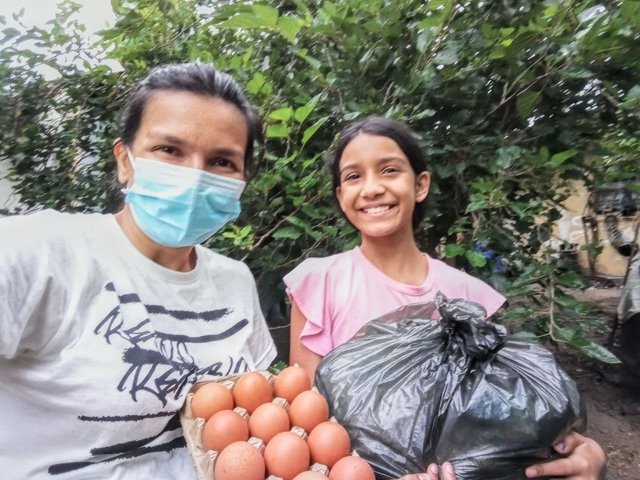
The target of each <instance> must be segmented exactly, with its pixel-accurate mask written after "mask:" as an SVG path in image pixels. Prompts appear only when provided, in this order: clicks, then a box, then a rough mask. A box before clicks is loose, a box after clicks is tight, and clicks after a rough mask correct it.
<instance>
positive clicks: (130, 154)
mask: <svg viewBox="0 0 640 480" xmlns="http://www.w3.org/2000/svg"><path fill="white" fill-rule="evenodd" d="M124 151H125V152H126V153H127V158H128V159H129V163H130V164H131V168H132V169H133V172H134V178H135V171H136V166H135V160H134V158H135V157H134V156H133V152H132V151H131V149H130V148H129V146H128V145H125V146H124ZM129 190H130V189H129V186H128V185H127V186H124V187H122V188H121V189H120V191H121V192H122V193H123V194H124V195H126V194H127V193H129Z"/></svg>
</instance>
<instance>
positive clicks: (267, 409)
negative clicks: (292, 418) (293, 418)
mask: <svg viewBox="0 0 640 480" xmlns="http://www.w3.org/2000/svg"><path fill="white" fill-rule="evenodd" d="M289 427H290V425H289V414H288V413H287V411H286V410H285V409H284V408H283V407H281V406H280V405H276V404H275V403H263V404H262V405H260V406H259V407H258V408H256V409H255V410H254V411H253V413H252V414H251V417H249V433H251V436H252V437H258V438H259V439H260V440H262V441H263V442H264V443H265V444H267V443H269V440H271V439H272V438H273V437H274V436H275V435H276V434H277V433H280V432H286V431H287V430H289Z"/></svg>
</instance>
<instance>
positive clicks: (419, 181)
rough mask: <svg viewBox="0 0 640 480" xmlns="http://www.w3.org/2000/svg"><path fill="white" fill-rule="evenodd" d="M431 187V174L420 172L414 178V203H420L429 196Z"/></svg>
mask: <svg viewBox="0 0 640 480" xmlns="http://www.w3.org/2000/svg"><path fill="white" fill-rule="evenodd" d="M430 186H431V174H430V173H429V172H420V175H418V176H417V177H416V203H420V202H422V201H423V200H424V199H425V198H427V195H428V194H429V187H430Z"/></svg>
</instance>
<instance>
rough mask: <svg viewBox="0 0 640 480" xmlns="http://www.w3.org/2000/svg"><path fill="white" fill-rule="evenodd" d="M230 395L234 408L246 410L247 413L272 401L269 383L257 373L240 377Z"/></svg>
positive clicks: (271, 388)
mask: <svg viewBox="0 0 640 480" xmlns="http://www.w3.org/2000/svg"><path fill="white" fill-rule="evenodd" d="M232 393H233V400H234V401H235V403H236V406H237V407H242V408H246V409H247V411H248V412H249V413H253V411H254V410H255V409H256V408H258V406H259V405H262V404H263V403H268V402H270V401H271V400H273V387H272V386H271V383H269V380H267V379H266V378H265V377H264V376H263V375H262V374H260V373H258V372H249V373H245V374H244V375H242V376H241V377H240V378H239V379H238V381H237V382H236V384H235V385H234V387H233V392H232Z"/></svg>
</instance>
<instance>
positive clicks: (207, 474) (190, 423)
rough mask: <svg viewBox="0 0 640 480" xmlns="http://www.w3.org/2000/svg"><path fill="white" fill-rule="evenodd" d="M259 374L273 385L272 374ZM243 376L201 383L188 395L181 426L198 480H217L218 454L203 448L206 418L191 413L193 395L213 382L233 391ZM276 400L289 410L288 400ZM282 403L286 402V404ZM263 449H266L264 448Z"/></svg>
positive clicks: (181, 417) (232, 376)
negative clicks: (214, 470)
mask: <svg viewBox="0 0 640 480" xmlns="http://www.w3.org/2000/svg"><path fill="white" fill-rule="evenodd" d="M258 373H260V374H261V375H263V376H264V377H265V378H266V379H267V380H269V382H271V383H272V384H273V379H274V376H273V375H272V374H271V373H270V372H267V371H263V370H260V371H259V372H258ZM241 376H242V374H239V375H229V376H226V377H220V378H218V379H215V380H210V381H205V382H199V383H196V384H195V385H194V386H193V387H192V389H191V391H190V392H189V393H188V394H187V400H186V402H185V405H184V407H183V409H182V411H181V412H180V424H181V426H182V431H183V434H184V438H185V440H186V442H187V449H188V450H189V453H190V454H191V458H192V459H193V462H194V465H195V469H196V474H197V476H198V480H211V479H214V480H215V478H214V476H213V468H214V465H215V462H216V458H217V457H218V452H215V451H213V450H206V449H204V448H203V446H202V430H203V429H204V424H205V423H206V422H205V420H204V418H198V417H194V416H193V412H192V411H191V400H192V399H193V395H194V393H195V392H196V390H198V388H200V387H201V386H202V385H204V384H206V383H211V382H215V383H222V384H223V385H224V386H225V387H227V388H229V389H232V388H233V386H234V385H235V384H236V382H237V381H238V379H239V378H240V377H241ZM276 400H277V402H276V403H279V404H280V405H282V406H284V407H285V408H288V406H289V404H288V402H287V401H286V400H284V399H274V402H275V401H276ZM282 402H284V404H283V403H282ZM285 404H286V405H285ZM236 408H238V407H236ZM242 410H244V409H242ZM236 411H237V410H236ZM239 413H241V415H242V412H239ZM250 440H251V439H250ZM256 440H257V441H258V442H262V441H261V440H259V439H257V438H256V439H255V440H253V442H254V443H255V441H256ZM262 448H263V449H264V446H263V447H262Z"/></svg>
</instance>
